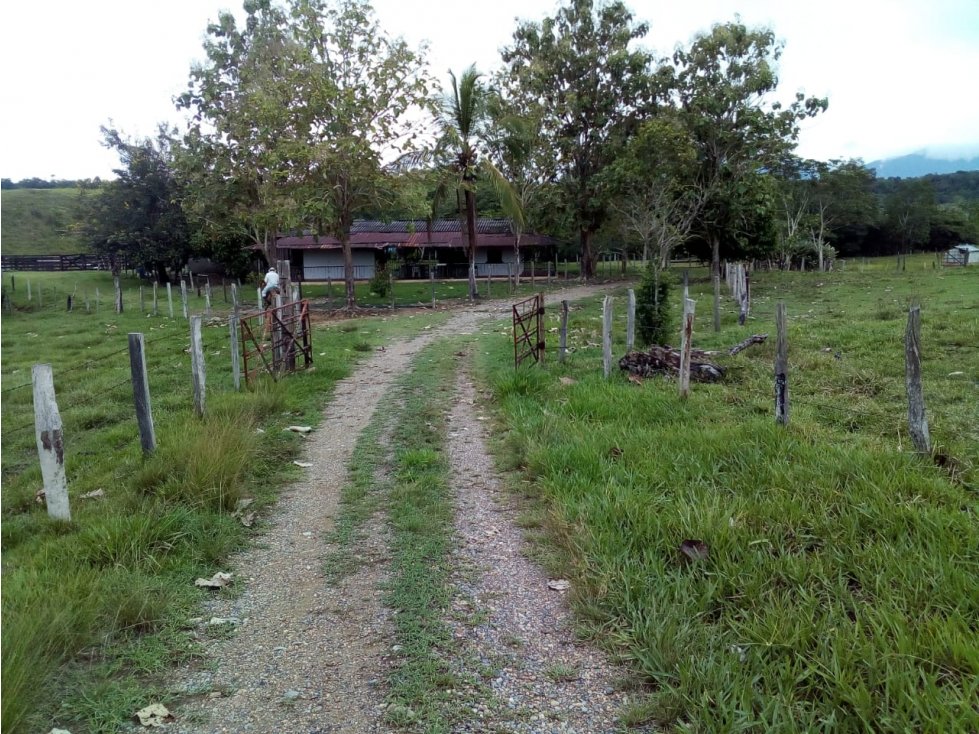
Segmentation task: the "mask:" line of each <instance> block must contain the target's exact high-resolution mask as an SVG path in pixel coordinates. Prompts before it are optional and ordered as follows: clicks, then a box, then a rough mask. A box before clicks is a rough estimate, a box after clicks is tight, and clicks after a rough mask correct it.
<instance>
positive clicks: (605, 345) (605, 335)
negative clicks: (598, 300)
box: [602, 296, 612, 379]
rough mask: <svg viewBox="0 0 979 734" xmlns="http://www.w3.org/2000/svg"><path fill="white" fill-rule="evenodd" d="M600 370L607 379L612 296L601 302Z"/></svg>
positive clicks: (610, 343)
mask: <svg viewBox="0 0 979 734" xmlns="http://www.w3.org/2000/svg"><path fill="white" fill-rule="evenodd" d="M602 368H603V370H604V372H605V378H606V379H608V376H609V375H610V374H612V296H605V300H604V301H602Z"/></svg>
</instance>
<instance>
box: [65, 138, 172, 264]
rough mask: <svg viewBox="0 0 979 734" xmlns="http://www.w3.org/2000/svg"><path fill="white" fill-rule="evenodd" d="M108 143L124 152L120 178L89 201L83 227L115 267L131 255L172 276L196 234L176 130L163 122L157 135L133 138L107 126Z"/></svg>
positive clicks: (93, 246)
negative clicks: (177, 158) (180, 174)
mask: <svg viewBox="0 0 979 734" xmlns="http://www.w3.org/2000/svg"><path fill="white" fill-rule="evenodd" d="M102 135H103V145H105V147H107V148H111V149H113V150H115V151H116V153H117V154H118V155H119V160H120V162H121V163H122V167H121V168H117V169H114V171H113V172H114V173H115V174H116V176H117V179H116V180H114V181H109V182H107V183H106V184H104V186H103V188H102V189H101V190H100V191H99V192H98V193H97V194H95V195H94V196H87V197H85V198H84V199H83V200H82V201H83V214H82V221H81V222H80V224H79V229H80V231H81V233H82V235H83V236H84V237H85V239H86V240H87V241H88V245H89V247H90V249H91V250H92V251H93V252H95V253H97V254H100V255H102V256H104V257H105V258H106V259H108V260H109V262H110V263H111V264H112V269H113V271H114V272H115V271H116V270H117V269H118V268H119V267H120V266H121V264H122V262H123V261H124V260H125V261H128V262H130V263H132V264H134V265H137V266H140V267H143V268H145V269H146V270H147V271H148V272H152V273H154V274H155V275H156V277H157V278H158V280H159V281H160V282H165V281H166V280H167V279H168V277H169V276H168V273H167V269H168V268H172V269H174V270H176V269H179V268H181V267H183V266H184V264H186V262H187V259H188V258H189V257H190V253H191V246H190V234H189V228H188V225H187V219H186V217H185V216H184V212H183V209H182V208H181V205H180V200H181V197H182V192H181V188H180V183H179V182H178V180H177V177H176V176H175V174H174V170H173V167H172V156H171V142H172V139H171V134H170V132H169V131H167V130H166V129H165V128H164V127H162V126H161V127H160V129H159V131H158V132H157V136H156V137H155V138H144V139H136V140H133V139H129V138H127V137H125V136H124V135H123V134H122V133H120V132H119V131H118V130H115V129H113V128H107V127H103V128H102Z"/></svg>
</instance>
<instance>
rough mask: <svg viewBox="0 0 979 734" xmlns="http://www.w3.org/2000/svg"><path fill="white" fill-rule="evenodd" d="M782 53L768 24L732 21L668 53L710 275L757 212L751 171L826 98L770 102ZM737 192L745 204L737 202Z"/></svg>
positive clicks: (787, 145)
mask: <svg viewBox="0 0 979 734" xmlns="http://www.w3.org/2000/svg"><path fill="white" fill-rule="evenodd" d="M781 53H782V44H781V43H779V42H777V41H776V39H775V35H774V33H773V32H772V31H771V30H769V29H765V28H754V29H752V28H748V27H746V26H745V25H744V24H742V23H741V22H739V21H734V22H729V23H722V24H718V25H715V26H714V27H713V28H712V29H711V31H710V32H709V33H705V34H701V35H699V36H697V37H696V38H695V39H694V40H693V42H692V43H691V45H690V47H689V48H687V49H677V51H676V52H675V53H674V55H673V67H674V68H673V74H674V79H673V87H674V89H675V95H676V102H677V104H678V107H679V108H680V110H681V111H682V112H683V116H684V119H685V122H686V124H687V126H688V128H689V130H690V132H691V135H692V137H693V139H694V141H695V145H696V146H697V150H698V158H699V163H700V166H699V171H698V174H697V186H698V187H699V188H700V189H701V191H702V192H704V194H705V206H704V207H703V209H702V215H701V218H700V229H701V231H702V236H703V237H704V239H705V240H706V242H707V243H708V245H709V247H710V253H711V268H712V273H713V275H714V277H715V278H717V277H718V276H719V273H720V260H721V249H722V243H723V241H724V240H725V237H726V236H727V235H728V234H729V233H730V232H734V231H737V230H739V229H744V226H743V225H744V222H745V221H746V217H747V218H750V217H751V216H756V215H758V214H759V213H760V210H759V209H758V206H757V204H758V203H759V201H761V200H760V199H758V197H757V194H758V192H759V191H760V190H761V189H759V187H758V186H756V185H754V183H753V182H752V179H753V177H756V176H757V175H758V174H759V172H761V171H765V170H771V169H772V168H774V167H775V166H776V165H777V164H778V162H779V161H780V160H783V159H784V157H785V154H786V153H787V152H788V151H790V150H791V149H792V148H793V147H794V146H795V142H796V139H797V137H798V133H799V123H800V121H801V120H803V119H805V118H806V117H811V116H813V115H816V114H818V113H819V112H820V111H822V110H824V109H826V100H825V99H817V98H815V97H809V98H806V97H805V95H803V94H801V93H797V94H796V96H795V99H794V101H793V102H792V103H791V104H789V105H788V106H787V107H786V106H783V105H782V104H781V103H779V102H773V101H771V99H772V94H773V93H774V92H775V91H776V89H777V88H778V75H777V74H776V72H775V64H776V62H777V61H778V59H779V57H780V56H781ZM763 188H764V187H762V189H763ZM744 194H750V196H749V203H748V205H745V203H744V202H743V201H742V202H740V203H739V197H741V196H742V195H744ZM752 199H754V201H752ZM732 244H736V243H734V242H732ZM715 321H716V319H715ZM715 326H717V325H716V324H715Z"/></svg>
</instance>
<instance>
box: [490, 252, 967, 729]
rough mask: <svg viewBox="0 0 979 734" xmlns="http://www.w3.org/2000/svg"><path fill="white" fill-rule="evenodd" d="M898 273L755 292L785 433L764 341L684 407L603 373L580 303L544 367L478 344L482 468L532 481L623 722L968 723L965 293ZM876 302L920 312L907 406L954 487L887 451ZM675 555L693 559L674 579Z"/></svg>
mask: <svg viewBox="0 0 979 734" xmlns="http://www.w3.org/2000/svg"><path fill="white" fill-rule="evenodd" d="M913 262H914V261H909V268H910V267H911V264H913ZM914 270H915V272H914V273H911V272H910V271H908V272H905V273H896V274H890V273H887V272H886V270H883V271H881V270H878V271H876V272H874V273H873V274H872V275H870V274H869V273H860V272H856V273H855V272H848V273H845V274H841V273H836V274H806V275H801V274H782V273H773V274H760V273H759V274H756V276H755V278H754V279H753V288H754V293H755V317H756V319H757V320H758V321H759V322H761V323H760V324H758V325H757V326H752V325H749V329H751V330H752V331H770V328H769V327H768V326H767V324H768V323H771V321H770V319H771V313H772V311H773V310H774V301H775V300H776V299H785V300H786V301H787V302H788V307H789V313H790V315H792V316H793V317H794V320H793V323H791V326H790V345H791V346H790V363H791V366H792V372H791V373H790V390H791V394H792V398H793V414H792V421H791V423H790V425H789V426H788V428H787V429H782V428H780V427H778V426H776V425H775V424H774V419H773V415H772V410H773V409H772V398H771V389H772V388H771V369H772V368H771V364H772V356H773V355H772V347H771V346H770V345H766V346H765V347H763V348H757V349H755V350H754V351H750V350H749V351H748V352H745V353H742V354H741V355H739V356H738V357H737V358H734V359H732V360H729V361H728V362H729V364H730V365H731V369H730V371H729V374H728V379H727V380H726V381H725V382H724V383H722V384H718V385H697V386H695V387H694V390H693V394H692V396H691V398H690V399H689V400H687V401H684V402H681V401H680V400H679V399H678V397H677V394H676V385H675V383H674V382H672V381H669V380H655V379H654V380H648V381H646V382H645V384H644V385H643V386H642V387H639V386H636V385H634V384H632V383H629V382H627V381H626V380H625V379H623V378H622V377H621V376H620V375H615V376H613V379H611V380H609V381H605V380H603V379H602V378H601V367H600V365H601V356H600V355H601V350H600V348H598V347H589V346H587V345H588V344H589V342H591V343H596V344H597V343H599V342H600V340H598V339H595V338H594V337H593V336H592V333H593V331H594V330H595V329H596V325H597V323H598V322H597V318H598V314H599V313H600V309H599V307H598V305H597V304H592V305H591V306H588V307H586V308H584V309H583V310H581V311H578V312H575V314H574V319H573V323H572V334H573V337H572V343H573V344H574V345H575V346H577V347H578V351H576V352H574V353H573V355H572V357H571V359H570V361H569V362H568V363H567V364H566V365H564V366H561V365H556V364H553V363H548V364H547V365H546V366H545V367H544V368H543V369H540V368H537V369H534V368H530V369H521V370H518V371H516V372H514V371H513V369H512V367H509V366H507V364H506V362H507V360H506V352H507V350H508V349H509V348H510V346H509V344H508V343H507V342H506V341H505V340H503V339H498V338H497V339H494V340H493V341H492V342H491V343H487V345H486V348H485V349H484V350H483V351H484V352H489V354H488V355H484V359H483V362H482V369H483V370H485V372H486V373H487V375H488V379H489V380H490V384H491V386H492V389H493V392H494V395H495V400H496V403H497V405H498V406H499V410H500V414H501V417H502V420H503V421H504V422H505V428H504V429H503V430H502V431H500V433H501V434H502V436H503V438H502V439H501V441H500V444H499V448H500V452H501V455H502V456H501V458H502V460H503V462H504V463H505V464H506V465H508V466H510V467H513V468H515V469H517V470H518V471H520V472H521V474H522V476H523V477H524V478H527V479H531V480H533V485H532V486H533V487H534V488H535V491H536V492H537V497H538V501H539V502H540V503H541V504H542V506H543V508H544V513H543V516H545V517H549V520H548V521H547V523H546V527H547V528H548V529H549V538H550V542H552V543H556V544H558V545H559V546H560V547H561V548H562V549H563V552H564V563H565V564H566V570H567V572H568V573H570V574H571V575H572V577H573V578H574V582H575V583H574V600H575V604H576V608H577V610H578V612H579V614H580V615H581V618H582V620H583V623H584V625H585V627H586V629H587V630H588V631H590V633H591V634H592V635H593V636H594V637H596V638H597V639H598V640H600V641H601V642H602V643H603V644H605V645H606V646H607V647H608V648H609V649H610V650H611V651H612V652H614V653H615V654H616V655H617V656H619V657H620V658H622V659H623V660H625V661H627V662H628V663H629V664H630V665H631V666H632V667H633V669H634V670H635V671H636V672H637V673H638V674H639V675H640V676H641V677H642V679H643V680H644V681H645V683H646V696H645V698H644V699H643V700H642V701H641V702H639V703H637V704H636V705H635V706H634V707H633V708H631V709H630V710H629V711H627V712H625V720H626V721H628V722H631V723H640V722H652V723H655V724H656V725H657V726H659V727H662V728H664V729H666V730H677V731H703V732H734V731H766V732H768V731H775V732H802V731H805V732H809V731H826V732H830V731H832V732H850V731H853V732H856V731H895V732H896V731H934V732H939V731H972V730H975V729H977V728H979V644H977V639H979V638H977V636H976V631H977V629H979V575H977V570H979V524H977V522H976V512H977V504H976V494H975V492H976V486H975V480H976V473H975V471H976V470H975V467H976V466H977V460H979V450H977V449H976V446H977V443H976V442H975V440H974V439H975V438H976V436H975V433H976V431H977V430H979V429H977V426H979V411H977V409H976V404H977V403H976V395H977V393H976V390H977V386H979V373H977V372H976V367H975V365H976V364H977V363H976V362H975V361H974V355H973V354H972V352H974V351H975V349H976V348H979V278H977V277H976V274H972V273H965V272H961V271H960V272H959V273H940V272H934V271H930V270H925V269H924V268H922V269H921V272H920V273H919V272H918V271H917V268H915V269H914ZM707 287H708V286H707V284H706V283H705V284H703V285H702V286H701V285H700V284H697V285H695V288H694V290H695V297H697V296H701V297H702V298H703V300H706V297H707V296H708V292H707ZM881 294H886V297H887V300H888V301H895V302H896V304H897V305H896V306H895V308H896V309H897V310H898V312H899V313H901V312H904V310H905V309H904V305H905V303H906V302H907V301H908V300H909V299H910V298H911V297H913V296H914V297H918V298H920V299H921V300H922V302H923V308H924V310H925V313H926V314H927V317H926V323H927V325H928V326H927V327H926V329H925V334H926V337H925V339H926V343H925V347H924V355H925V360H926V361H925V375H926V378H925V393H926V400H928V401H929V410H930V416H931V421H932V427H933V434H934V435H935V436H936V437H937V440H938V442H939V443H940V444H942V445H943V446H944V447H945V448H946V450H947V451H948V453H949V455H950V456H952V457H954V458H955V460H956V462H957V466H958V468H957V470H955V471H951V472H950V471H949V470H948V469H947V467H944V468H943V467H938V466H936V465H935V464H934V463H933V462H932V461H931V460H930V459H929V458H928V457H918V456H916V455H914V454H913V453H910V452H909V451H908V448H909V447H908V446H907V439H906V433H905V434H904V435H905V438H903V439H902V438H901V435H900V433H901V426H902V423H903V422H904V421H906V417H905V416H906V407H905V405H904V402H903V401H904V398H903V394H902V393H903V389H902V380H903V361H902V359H903V348H902V346H901V338H902V335H903V322H902V321H901V320H900V319H895V320H893V321H891V322H882V321H881V320H880V319H879V318H878V314H879V311H878V310H877V309H875V308H874V307H873V305H872V304H874V303H875V302H876V300H877V299H879V298H881V297H882V295H881ZM953 322H954V323H957V324H958V326H957V327H956V328H955V330H954V335H953V333H950V332H951V330H946V329H943V328H940V326H939V325H940V324H943V323H953ZM886 323H890V324H891V325H890V326H886V325H885V324H886ZM735 324H736V315H735V311H734V309H733V308H730V307H728V308H726V309H725V314H724V329H723V331H722V333H721V334H720V335H714V334H712V333H709V332H708V333H706V334H697V335H695V341H696V342H698V343H697V344H696V345H697V346H704V347H706V348H711V347H718V346H721V345H723V344H731V343H734V342H736V341H739V340H740V338H742V337H743V333H744V332H743V331H740V330H738V329H737V327H736V325H735ZM929 327H930V328H929ZM622 331H623V330H621V329H620V332H619V333H620V334H621V332H622ZM827 347H828V348H829V350H830V351H828V352H824V351H823V350H824V349H826V348H827ZM617 349H618V350H621V349H622V343H621V339H619V341H618V346H617ZM955 372H959V373H963V374H959V375H952V376H950V375H951V373H955ZM564 375H570V376H573V377H574V378H575V379H576V380H577V382H576V384H573V385H564V384H562V383H561V382H560V381H559V380H558V378H559V377H560V376H564ZM963 378H964V379H963ZM539 514H540V513H539ZM684 540H700V541H703V542H704V543H705V544H706V546H707V548H708V557H707V558H706V559H703V560H694V561H691V560H690V559H689V558H687V557H686V556H685V555H684V554H683V553H681V551H680V545H681V543H682V542H683V541H684Z"/></svg>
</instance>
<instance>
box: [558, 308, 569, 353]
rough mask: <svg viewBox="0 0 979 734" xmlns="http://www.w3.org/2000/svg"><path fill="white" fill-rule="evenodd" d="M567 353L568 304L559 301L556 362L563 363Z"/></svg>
mask: <svg viewBox="0 0 979 734" xmlns="http://www.w3.org/2000/svg"><path fill="white" fill-rule="evenodd" d="M567 352H568V302H567V301H561V340H560V342H559V346H558V353H557V361H558V362H563V361H564V357H565V355H566V354H567Z"/></svg>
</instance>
